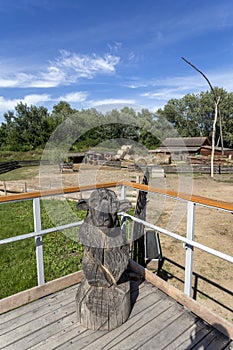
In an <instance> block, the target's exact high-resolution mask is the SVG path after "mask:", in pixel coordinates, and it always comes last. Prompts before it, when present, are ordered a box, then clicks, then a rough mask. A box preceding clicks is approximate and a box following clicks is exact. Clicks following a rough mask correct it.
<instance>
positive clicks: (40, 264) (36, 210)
mask: <svg viewBox="0 0 233 350" xmlns="http://www.w3.org/2000/svg"><path fill="white" fill-rule="evenodd" d="M33 217H34V230H35V232H39V231H41V216H40V198H34V199H33ZM35 243H36V265H37V281H38V286H40V285H42V284H44V283H45V279H44V259H43V243H42V236H36V237H35Z"/></svg>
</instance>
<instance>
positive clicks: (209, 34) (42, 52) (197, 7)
mask: <svg viewBox="0 0 233 350" xmlns="http://www.w3.org/2000/svg"><path fill="white" fill-rule="evenodd" d="M181 56H184V57H185V58H187V59H188V60H190V61H191V62H192V63H193V64H195V65H196V66H197V67H198V68H200V69H201V70H202V71H203V72H204V73H205V74H206V75H207V76H208V78H209V79H210V81H211V82H212V84H213V85H214V86H219V87H223V88H225V89H226V90H227V91H228V92H231V91H233V2H232V0H221V1H217V0H206V1H203V0H201V1H200V0H196V1H188V0H180V1H178V0H177V1H174V0H163V1H158V0H143V1H142V0H140V1H139V0H117V1H116V0H112V1H110V0H108V1H107V0H7V1H6V0H0V121H2V120H3V113H4V112H6V111H8V110H14V107H15V106H16V104H17V103H18V102H19V101H23V102H25V103H27V104H28V105H31V104H33V105H38V106H39V105H43V106H46V107H47V108H48V109H49V110H51V108H52V106H53V105H55V104H57V103H58V102H59V101H60V100H63V101H67V102H68V103H70V105H71V106H72V107H73V108H77V109H83V108H92V107H94V108H97V109H100V110H102V111H105V110H109V109H112V108H116V107H117V108H121V107H123V106H125V105H127V106H133V107H134V108H148V109H150V110H153V111H156V110H157V109H158V108H160V107H163V106H164V104H165V103H166V102H167V101H168V100H169V99H171V98H181V97H182V96H184V95H185V94H187V93H198V92H200V91H206V90H207V89H208V85H207V83H206V81H205V80H204V79H203V77H202V76H201V75H200V74H198V73H197V72H196V71H195V70H194V69H192V68H191V67H190V66H188V65H187V64H186V63H185V62H184V61H182V60H181Z"/></svg>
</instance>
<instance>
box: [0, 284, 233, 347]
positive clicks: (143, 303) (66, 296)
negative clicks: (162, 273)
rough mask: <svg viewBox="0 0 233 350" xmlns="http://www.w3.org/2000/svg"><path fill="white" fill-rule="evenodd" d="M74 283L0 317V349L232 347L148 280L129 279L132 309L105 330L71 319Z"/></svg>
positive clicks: (73, 312)
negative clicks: (121, 321)
mask: <svg viewBox="0 0 233 350" xmlns="http://www.w3.org/2000/svg"><path fill="white" fill-rule="evenodd" d="M76 290H77V286H73V287H70V288H67V289H65V290H63V291H61V292H57V293H54V294H52V295H49V296H47V297H44V298H42V299H39V300H37V301H34V302H32V303H31V304H28V305H25V306H22V307H20V308H18V309H16V310H12V311H9V312H7V313H5V314H3V315H1V316H0V349H7V350H10V349H11V350H25V349H46V350H49V349H64V350H69V349H74V350H81V349H87V350H93V349H94V350H98V349H99V350H109V349H115V350H116V349H120V350H126V349H133V350H136V349H147V350H148V349H153V350H154V349H156V350H160V349H167V350H168V349H170V350H175V349H179V350H180V349H185V350H187V349H189V350H191V349H198V350H200V349H205V350H206V349H208V350H211V349H213V350H221V349H228V350H230V349H233V343H232V342H231V341H230V339H228V338H227V337H226V336H224V335H223V334H222V333H220V332H219V331H217V330H216V329H215V328H213V327H211V326H209V325H207V324H205V323H204V322H203V321H202V320H200V319H198V318H197V317H196V316H195V315H193V314H192V313H190V312H189V311H188V310H186V309H185V308H184V307H182V306H181V305H179V304H178V303H177V302H175V301H174V300H173V299H171V298H170V297H168V296H167V295H165V294H164V293H163V292H161V291H159V290H158V289H157V288H156V287H154V286H152V285H151V284H150V283H148V282H142V283H139V282H132V285H131V300H132V312H131V315H130V317H129V319H128V321H127V322H126V323H124V324H123V325H122V326H120V327H118V328H117V329H115V330H113V331H111V332H105V331H91V330H85V329H84V328H83V327H81V326H80V325H79V324H78V323H77V321H76V311H75V303H74V298H75V293H76Z"/></svg>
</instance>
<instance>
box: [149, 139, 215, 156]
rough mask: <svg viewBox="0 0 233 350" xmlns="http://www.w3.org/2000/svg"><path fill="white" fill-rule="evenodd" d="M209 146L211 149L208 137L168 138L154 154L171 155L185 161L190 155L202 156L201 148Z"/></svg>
mask: <svg viewBox="0 0 233 350" xmlns="http://www.w3.org/2000/svg"><path fill="white" fill-rule="evenodd" d="M205 146H209V147H210V148H211V144H210V141H209V139H208V137H184V138H181V137H168V138H166V139H165V140H164V141H163V142H162V144H161V146H160V147H159V148H157V149H156V150H155V151H154V153H155V154H157V155H159V154H164V153H165V154H171V155H172V157H173V158H175V159H177V160H183V159H185V158H186V157H187V156H189V155H197V154H200V151H201V148H202V147H205Z"/></svg>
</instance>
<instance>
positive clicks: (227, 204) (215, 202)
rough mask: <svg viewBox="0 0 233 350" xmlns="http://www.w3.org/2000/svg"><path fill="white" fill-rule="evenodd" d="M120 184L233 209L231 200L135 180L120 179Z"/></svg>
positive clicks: (202, 203) (220, 207)
mask: <svg viewBox="0 0 233 350" xmlns="http://www.w3.org/2000/svg"><path fill="white" fill-rule="evenodd" d="M121 184H122V185H125V186H129V187H133V188H137V189H139V190H142V191H148V192H154V193H159V194H162V195H166V196H169V197H173V198H179V199H183V200H185V201H190V202H194V203H197V204H201V205H206V206H211V207H215V208H218V209H224V210H229V211H233V203H232V202H225V201H219V200H215V199H210V198H206V197H202V196H197V195H191V194H190V195H189V194H186V193H181V192H176V191H172V190H163V189H161V188H157V187H151V186H147V185H142V184H138V183H135V182H127V181H122V183H121Z"/></svg>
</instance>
